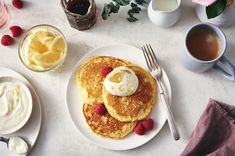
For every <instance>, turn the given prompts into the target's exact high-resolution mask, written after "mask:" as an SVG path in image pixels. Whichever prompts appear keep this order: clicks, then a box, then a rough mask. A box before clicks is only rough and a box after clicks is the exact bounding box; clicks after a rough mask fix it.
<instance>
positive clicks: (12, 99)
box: [0, 82, 30, 133]
mask: <svg viewBox="0 0 235 156" xmlns="http://www.w3.org/2000/svg"><path fill="white" fill-rule="evenodd" d="M29 111H30V104H29V97H28V96H27V94H26V92H25V90H24V89H23V88H22V87H21V85H20V84H18V83H17V82H2V83H0V132H6V133H7V132H8V131H11V130H12V129H14V128H15V127H18V126H19V125H21V124H22V123H23V122H24V121H25V118H27V117H28V115H29Z"/></svg>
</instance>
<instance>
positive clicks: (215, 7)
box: [206, 0, 227, 19]
mask: <svg viewBox="0 0 235 156" xmlns="http://www.w3.org/2000/svg"><path fill="white" fill-rule="evenodd" d="M226 4H227V2H226V0H217V1H216V2H215V3H214V4H212V5H210V6H208V7H206V15H207V18H208V19H210V18H214V17H216V16H219V15H220V14H221V13H222V12H223V11H224V10H225V8H226Z"/></svg>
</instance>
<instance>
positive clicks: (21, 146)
mask: <svg viewBox="0 0 235 156" xmlns="http://www.w3.org/2000/svg"><path fill="white" fill-rule="evenodd" d="M8 149H9V151H11V152H13V153H15V154H26V153H27V152H28V150H29V146H28V144H27V143H26V142H25V141H24V140H23V139H21V138H19V137H11V138H10V139H9V142H8Z"/></svg>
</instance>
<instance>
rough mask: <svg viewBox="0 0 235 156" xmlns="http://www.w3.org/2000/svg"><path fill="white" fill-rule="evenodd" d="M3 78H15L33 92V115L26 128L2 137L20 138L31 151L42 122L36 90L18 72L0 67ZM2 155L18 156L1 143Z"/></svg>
mask: <svg viewBox="0 0 235 156" xmlns="http://www.w3.org/2000/svg"><path fill="white" fill-rule="evenodd" d="M1 76H9V77H14V78H16V79H19V80H21V81H22V82H24V83H25V84H26V86H27V87H28V88H29V90H30V91H31V94H32V98H33V110H32V114H31V117H30V119H29V120H28V122H27V123H26V124H25V126H24V127H22V128H21V129H20V130H19V131H17V132H14V133H12V134H9V135H1V136H4V137H6V138H9V137H11V136H19V137H21V138H23V139H25V140H26V141H27V143H28V144H29V146H30V150H31V149H32V148H33V146H34V144H35V142H36V140H37V137H38V135H39V131H40V128H41V121H42V113H41V105H40V101H39V98H38V95H37V93H36V91H35V90H34V88H33V86H32V85H31V84H30V83H29V82H28V80H27V79H25V78H24V77H23V76H22V75H21V74H19V73H17V72H16V71H13V70H11V69H8V68H5V67H0V77H1ZM2 154H4V156H18V155H16V154H14V153H11V152H10V151H9V150H8V149H7V146H6V143H3V142H0V155H2Z"/></svg>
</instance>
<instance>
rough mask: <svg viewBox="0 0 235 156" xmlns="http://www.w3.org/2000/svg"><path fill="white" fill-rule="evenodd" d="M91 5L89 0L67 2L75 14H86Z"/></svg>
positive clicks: (69, 8) (68, 7) (70, 0)
mask: <svg viewBox="0 0 235 156" xmlns="http://www.w3.org/2000/svg"><path fill="white" fill-rule="evenodd" d="M89 6H90V2H89V0H69V1H68V4H67V9H68V10H69V11H70V12H72V13H75V14H79V15H86V13H87V11H88V9H89Z"/></svg>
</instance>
